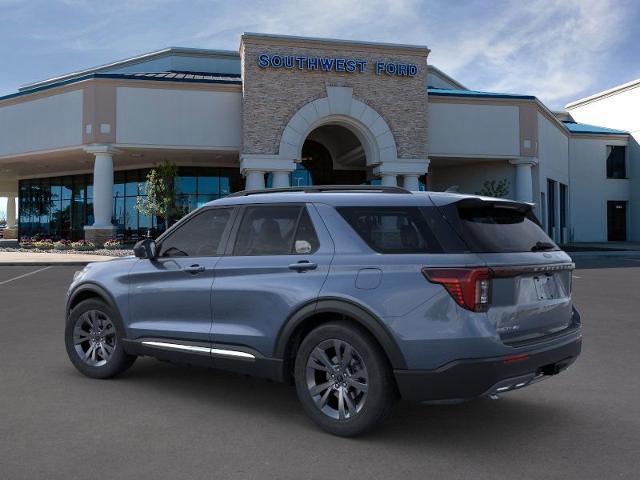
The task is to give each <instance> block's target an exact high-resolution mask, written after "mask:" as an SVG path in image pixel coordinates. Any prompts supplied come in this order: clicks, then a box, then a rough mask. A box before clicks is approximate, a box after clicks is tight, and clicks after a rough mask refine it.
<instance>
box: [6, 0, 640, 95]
mask: <svg viewBox="0 0 640 480" xmlns="http://www.w3.org/2000/svg"><path fill="white" fill-rule="evenodd" d="M7 1H9V2H11V1H13V0H0V2H7ZM621 2H624V3H621ZM1 4H2V3H0V5H1ZM45 5H46V8H48V9H52V8H54V7H52V6H51V5H55V9H56V13H55V14H54V13H49V14H50V15H52V16H56V18H51V19H49V18H46V16H45V15H46V13H44V14H43V15H40V12H39V11H38V9H35V8H34V9H32V12H31V16H32V17H33V19H34V22H33V23H32V24H30V26H29V29H26V31H25V32H20V34H19V35H20V36H21V37H24V38H25V39H27V40H29V41H32V42H34V44H33V45H34V46H33V47H30V48H33V50H34V51H35V50H37V48H39V49H40V52H39V53H42V52H50V53H53V52H56V53H59V52H60V51H61V50H62V51H65V50H68V51H70V52H72V53H71V55H73V52H82V54H83V58H88V54H93V55H92V57H95V58H96V64H99V63H103V62H105V61H108V60H114V59H117V58H121V57H123V56H128V55H131V54H136V53H141V52H144V51H150V50H155V49H158V48H162V47H165V46H169V45H179V46H193V47H205V48H207V47H208V48H223V49H232V50H235V49H237V48H238V43H239V35H240V34H241V33H242V32H243V31H255V32H266V33H279V34H289V35H301V36H322V37H337V38H346V39H359V40H375V41H386V42H398V43H412V44H426V45H428V46H429V47H430V48H431V50H432V54H431V56H430V59H429V61H430V62H431V63H433V64H435V65H437V66H438V67H439V68H441V69H443V70H444V71H446V72H447V73H450V74H451V75H453V76H454V77H455V78H457V79H458V80H460V81H461V82H462V83H463V84H465V85H467V86H469V87H470V88H477V89H483V90H494V91H506V92H518V93H527V94H535V95H537V96H539V97H540V98H541V99H542V100H543V101H545V102H548V103H549V104H550V106H553V107H558V106H560V105H561V103H562V102H564V101H565V100H570V99H575V98H577V97H579V96H581V95H583V94H587V93H592V92H593V91H594V88H595V87H594V86H595V85H597V84H599V82H598V81H599V80H602V76H604V75H609V74H610V72H609V71H607V68H606V65H607V60H608V57H609V56H610V53H611V51H612V49H614V48H615V47H616V46H617V45H618V44H619V42H621V41H623V40H625V38H626V37H627V35H626V30H625V27H626V25H627V23H628V22H629V21H630V20H629V19H630V18H631V17H632V16H631V15H630V14H629V12H630V11H631V10H634V9H637V7H636V5H635V4H634V3H633V2H631V0H526V1H522V0H511V1H508V0H499V1H492V2H487V1H483V0H467V1H464V2H463V1H452V0H429V1H417V0H368V1H362V0H324V1H323V0H311V1H309V0H304V1H303V0H282V1H276V0H265V1H259V2H255V1H254V2H249V1H236V2H228V1H220V0H218V1H212V0H191V1H189V2H183V1H178V0H128V1H117V0H112V1H107V2H99V1H93V0H59V1H58V2H55V3H54V2H46V3H45ZM43 10H46V9H45V7H43ZM60 12H62V14H63V15H62V16H63V17H64V18H60ZM36 45H37V48H36ZM87 66H90V65H74V66H72V67H70V68H68V71H71V70H74V69H77V68H80V67H87ZM61 68H64V69H67V65H63V66H61ZM43 73H44V75H42V76H46V75H47V73H48V72H43ZM51 73H61V72H51ZM599 75H600V77H598V76H599ZM627 80H628V79H627ZM622 81H624V79H621V81H620V82H618V83H622ZM613 83H614V84H615V83H616V82H615V80H613Z"/></svg>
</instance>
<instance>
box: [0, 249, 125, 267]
mask: <svg viewBox="0 0 640 480" xmlns="http://www.w3.org/2000/svg"><path fill="white" fill-rule="evenodd" d="M114 258H118V257H109V256H106V255H91V254H86V255H85V254H73V253H36V252H0V267H2V266H11V265H36V266H39V265H45V266H46V265H86V264H87V263H91V262H105V261H108V260H113V259H114Z"/></svg>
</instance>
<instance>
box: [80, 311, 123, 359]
mask: <svg viewBox="0 0 640 480" xmlns="http://www.w3.org/2000/svg"><path fill="white" fill-rule="evenodd" d="M116 342H117V336H116V328H115V326H114V325H113V322H112V321H111V319H110V318H109V316H108V315H106V314H105V313H104V312H101V311H99V310H88V311H86V312H84V313H83V314H82V315H80V317H78V320H77V322H76V325H75V327H74V329H73V345H74V347H75V350H76V353H77V354H78V356H79V357H80V359H81V360H82V361H83V362H84V363H85V364H87V365H89V366H91V367H101V366H103V365H106V364H107V363H108V362H109V360H110V359H111V357H112V356H113V353H114V352H115V350H116Z"/></svg>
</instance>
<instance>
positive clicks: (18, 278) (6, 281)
mask: <svg viewBox="0 0 640 480" xmlns="http://www.w3.org/2000/svg"><path fill="white" fill-rule="evenodd" d="M50 268H51V267H50V266H49V267H44V268H39V269H38V270H34V271H33V272H29V273H25V274H23V275H18V276H17V277H13V278H10V279H9V280H4V281H2V282H0V285H4V284H5V283H9V282H13V281H14V280H20V279H21V278H24V277H28V276H30V275H34V274H36V273H38V272H43V271H45V270H49V269H50Z"/></svg>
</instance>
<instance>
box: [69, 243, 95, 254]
mask: <svg viewBox="0 0 640 480" xmlns="http://www.w3.org/2000/svg"><path fill="white" fill-rule="evenodd" d="M71 248H72V249H73V250H78V251H80V252H88V251H91V250H95V249H96V244H95V243H93V242H90V241H89V240H78V241H77V242H71Z"/></svg>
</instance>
